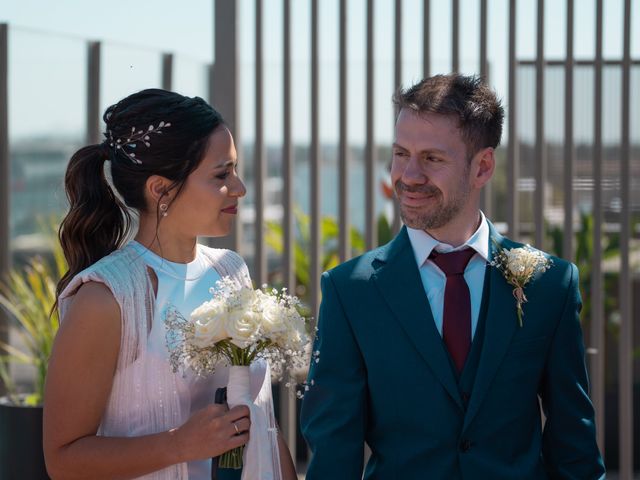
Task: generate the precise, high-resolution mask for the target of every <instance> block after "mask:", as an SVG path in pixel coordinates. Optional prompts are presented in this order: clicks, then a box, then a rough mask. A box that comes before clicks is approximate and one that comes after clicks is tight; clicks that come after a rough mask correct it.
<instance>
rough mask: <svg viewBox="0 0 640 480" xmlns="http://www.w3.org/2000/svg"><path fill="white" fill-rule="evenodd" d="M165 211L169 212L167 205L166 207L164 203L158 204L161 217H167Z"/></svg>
mask: <svg viewBox="0 0 640 480" xmlns="http://www.w3.org/2000/svg"><path fill="white" fill-rule="evenodd" d="M167 210H169V205H167V204H166V203H161V204H160V215H162V216H163V217H166V216H167V215H169V213H168V212H167Z"/></svg>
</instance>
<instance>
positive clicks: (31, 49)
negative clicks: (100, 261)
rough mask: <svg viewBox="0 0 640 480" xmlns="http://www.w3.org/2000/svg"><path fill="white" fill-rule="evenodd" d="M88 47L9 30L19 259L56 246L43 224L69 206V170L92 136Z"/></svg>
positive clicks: (13, 221)
mask: <svg viewBox="0 0 640 480" xmlns="http://www.w3.org/2000/svg"><path fill="white" fill-rule="evenodd" d="M85 72H86V44H85V42H84V41H82V40H78V39H75V38H68V37H64V36H58V35H53V34H44V33H40V32H37V31H31V30H26V29H20V28H13V27H12V28H10V29H9V99H10V101H9V125H10V130H9V152H10V161H11V185H10V189H11V191H10V202H11V203H10V205H11V207H10V228H11V238H10V246H11V247H10V248H11V252H12V255H13V257H14V263H15V261H19V260H20V259H21V258H24V256H27V255H30V254H33V253H42V252H43V250H48V249H49V248H50V247H49V246H48V245H47V243H46V242H44V241H43V237H42V235H43V232H42V225H41V223H42V221H43V220H44V219H46V218H47V217H50V216H55V217H61V215H62V214H63V212H64V210H65V209H66V197H65V193H64V187H63V178H64V171H65V168H66V165H67V162H68V160H69V158H70V157H71V155H72V154H73V152H74V151H75V150H77V148H78V147H79V146H80V145H81V144H82V142H83V139H84V136H85V117H86V107H85V102H86V81H85V77H86V74H85Z"/></svg>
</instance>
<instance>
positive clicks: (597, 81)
mask: <svg viewBox="0 0 640 480" xmlns="http://www.w3.org/2000/svg"><path fill="white" fill-rule="evenodd" d="M602 30H603V21H602V0H596V37H595V41H596V44H595V53H596V55H595V62H594V68H595V71H594V102H595V103H594V114H593V262H592V265H593V269H592V271H591V332H590V333H591V344H592V347H593V350H592V351H593V352H594V353H593V355H591V357H590V358H591V371H590V379H591V384H592V386H593V388H592V400H593V404H594V407H595V410H596V417H597V419H598V422H599V430H598V444H599V445H600V449H601V451H603V452H604V430H605V415H604V414H605V400H604V388H605V383H604V380H605V377H604V375H605V363H604V361H605V342H604V339H605V325H604V302H603V293H602V288H603V281H602V234H603V229H602V221H603V215H602V68H603V61H602Z"/></svg>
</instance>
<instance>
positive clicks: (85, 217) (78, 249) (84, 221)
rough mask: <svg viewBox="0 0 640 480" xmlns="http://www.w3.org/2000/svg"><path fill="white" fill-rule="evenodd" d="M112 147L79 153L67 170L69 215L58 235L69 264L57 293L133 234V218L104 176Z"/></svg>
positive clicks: (105, 145)
mask: <svg viewBox="0 0 640 480" xmlns="http://www.w3.org/2000/svg"><path fill="white" fill-rule="evenodd" d="M108 148H109V146H108V144H106V143H105V144H102V145H90V146H87V147H84V148H81V149H80V150H78V151H77V152H76V153H75V155H73V157H71V160H70V161H69V165H68V167H67V173H66V175H65V189H66V192H67V199H68V201H69V212H68V213H67V215H66V216H65V218H64V220H63V221H62V224H61V225H60V230H59V232H58V234H59V238H60V244H61V245H62V250H63V251H64V255H65V258H66V259H67V263H68V265H69V271H68V272H67V273H66V274H65V275H64V276H63V277H62V279H61V280H60V282H59V283H58V286H57V291H56V293H57V294H58V295H60V293H61V292H62V290H64V287H66V286H67V284H68V283H69V282H70V281H71V279H72V278H73V277H74V276H75V275H76V274H77V273H79V272H81V271H82V270H84V269H85V268H87V267H88V266H89V265H91V264H92V263H95V262H96V261H98V260H99V259H101V258H102V257H104V256H106V255H108V254H109V253H111V252H113V251H114V250H115V249H117V248H118V247H119V246H120V245H121V243H122V242H123V240H124V239H125V238H127V235H128V234H129V228H130V225H131V215H130V214H129V212H128V211H127V208H126V207H125V206H124V205H123V204H122V202H121V201H120V199H119V198H118V197H117V196H116V195H115V194H114V192H113V190H112V189H111V186H110V185H109V183H108V182H107V179H106V177H105V173H104V164H105V160H107V159H108V157H109V151H108Z"/></svg>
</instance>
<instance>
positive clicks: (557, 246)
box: [548, 213, 620, 324]
mask: <svg viewBox="0 0 640 480" xmlns="http://www.w3.org/2000/svg"><path fill="white" fill-rule="evenodd" d="M593 222H594V219H593V215H592V214H591V213H582V214H581V215H580V229H579V230H577V231H576V232H575V258H574V259H573V261H574V262H575V264H576V266H577V267H578V271H579V272H580V293H581V296H582V312H581V314H580V318H581V320H582V322H583V324H588V323H589V320H590V318H591V272H592V268H593V250H594V248H593V240H594V235H593V228H594V227H593ZM548 232H549V233H548V235H549V237H550V239H551V251H552V253H554V254H555V255H557V256H559V257H562V256H563V246H562V244H563V238H564V232H563V230H562V229H561V228H560V227H553V228H550V229H549V230H548ZM619 255H620V236H619V234H617V233H616V234H611V235H603V238H602V258H603V260H607V259H610V258H614V257H617V256H619ZM617 276H618V274H617V273H604V274H603V288H604V291H605V292H606V293H607V294H605V295H604V303H605V305H604V307H605V314H606V315H607V317H608V316H609V314H610V313H611V312H613V311H615V310H616V309H617V300H616V299H617V297H616V295H615V292H614V289H615V286H616V284H617ZM609 293H611V294H609Z"/></svg>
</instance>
